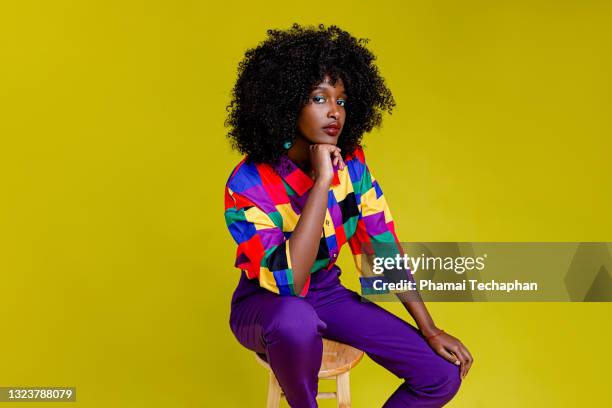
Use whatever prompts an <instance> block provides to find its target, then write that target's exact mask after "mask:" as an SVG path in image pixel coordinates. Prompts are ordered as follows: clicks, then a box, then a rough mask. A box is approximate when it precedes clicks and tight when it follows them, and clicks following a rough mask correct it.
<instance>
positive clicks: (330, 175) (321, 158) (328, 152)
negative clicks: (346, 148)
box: [310, 143, 344, 186]
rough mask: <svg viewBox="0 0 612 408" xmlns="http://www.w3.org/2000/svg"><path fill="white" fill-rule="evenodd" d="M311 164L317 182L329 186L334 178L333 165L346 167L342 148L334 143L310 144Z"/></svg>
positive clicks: (341, 167) (340, 167)
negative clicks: (341, 151)
mask: <svg viewBox="0 0 612 408" xmlns="http://www.w3.org/2000/svg"><path fill="white" fill-rule="evenodd" d="M310 165H311V167H312V170H313V172H314V179H315V182H319V183H323V184H325V185H326V186H329V185H330V184H331V182H332V180H333V179H334V168H333V166H335V165H338V169H340V170H342V169H343V168H344V160H342V155H341V154H340V148H339V147H338V146H336V145H332V144H324V143H321V144H313V145H311V146H310Z"/></svg>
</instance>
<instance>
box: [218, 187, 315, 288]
mask: <svg viewBox="0 0 612 408" xmlns="http://www.w3.org/2000/svg"><path fill="white" fill-rule="evenodd" d="M274 215H278V213H275V214H273V215H272V216H274ZM272 216H271V215H269V214H267V213H266V212H264V211H263V210H262V209H261V208H260V207H259V206H258V205H256V204H255V203H253V202H252V201H250V200H249V199H248V198H246V197H244V196H242V195H241V194H239V193H237V192H234V191H232V190H231V189H230V188H228V187H227V186H226V188H225V222H226V224H227V227H228V229H229V231H230V234H231V235H232V237H233V238H234V241H236V243H237V244H238V248H237V250H236V262H235V266H236V267H237V268H240V269H242V270H244V271H245V272H246V274H247V277H248V278H249V279H255V278H257V279H258V282H259V285H260V286H261V287H263V288H265V289H267V290H269V291H271V292H274V293H277V294H279V295H281V296H298V297H304V296H306V294H307V293H308V286H309V284H310V274H308V276H307V278H306V283H305V284H304V287H303V288H302V291H301V292H300V293H299V294H296V292H295V287H294V281H293V269H292V268H291V256H290V252H289V241H288V240H287V239H286V238H285V235H284V234H283V231H282V219H280V215H278V217H276V218H277V219H273V218H272Z"/></svg>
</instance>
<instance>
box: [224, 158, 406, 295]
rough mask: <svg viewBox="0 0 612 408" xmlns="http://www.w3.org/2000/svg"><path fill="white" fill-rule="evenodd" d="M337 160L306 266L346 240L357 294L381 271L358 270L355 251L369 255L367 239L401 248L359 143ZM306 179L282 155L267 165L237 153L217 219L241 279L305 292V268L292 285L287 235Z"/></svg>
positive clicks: (324, 262) (329, 262)
mask: <svg viewBox="0 0 612 408" xmlns="http://www.w3.org/2000/svg"><path fill="white" fill-rule="evenodd" d="M345 164H346V166H345V167H344V169H342V170H338V167H337V166H334V178H333V181H332V184H331V186H330V189H329V196H328V205H327V211H326V215H325V220H324V222H323V226H322V229H323V231H322V233H321V240H320V243H319V249H318V253H317V255H316V259H315V261H314V264H313V265H312V268H311V270H310V273H311V274H312V273H325V271H329V270H330V269H331V268H332V266H334V265H335V263H336V260H337V258H338V254H339V252H340V249H341V248H342V246H343V245H344V244H345V243H346V242H348V243H349V247H350V248H351V252H352V254H353V258H354V261H355V265H356V268H357V273H358V274H359V279H360V283H361V286H362V293H373V292H372V286H373V281H374V280H375V279H381V278H382V279H383V280H384V277H382V276H380V275H379V276H372V274H369V275H370V276H365V274H364V273H363V270H362V264H361V262H362V256H361V255H362V253H363V252H364V251H366V252H367V253H370V254H372V253H373V252H372V251H371V250H370V251H369V252H368V250H367V248H371V245H369V244H375V243H389V244H394V245H392V246H393V247H395V248H398V250H397V252H398V253H403V252H402V251H401V247H400V245H399V241H398V239H397V236H396V234H395V228H394V225H393V218H392V217H391V212H390V211H389V207H388V206H387V202H386V200H385V197H384V196H383V192H382V190H381V188H380V185H379V183H378V182H377V181H376V179H374V177H373V176H372V173H371V172H370V170H369V168H368V166H367V164H366V161H365V156H364V153H363V149H362V148H361V147H358V148H357V149H356V150H355V151H354V153H352V154H350V155H347V156H346V158H345ZM313 183H314V181H313V180H312V179H311V178H310V177H309V176H308V175H307V174H306V173H305V172H304V171H302V170H301V169H300V168H299V167H298V166H297V165H296V164H295V163H294V162H293V161H291V160H290V159H289V158H288V157H287V155H286V154H285V155H283V156H282V157H281V159H280V160H279V162H278V163H277V164H275V165H270V164H264V163H249V162H248V161H246V158H244V159H243V160H242V161H241V162H240V163H239V164H238V165H237V166H236V167H235V168H234V170H233V171H232V172H231V175H230V177H229V179H228V180H227V183H226V187H225V220H226V223H227V226H228V228H229V231H230V233H231V235H232V237H233V238H234V240H235V241H236V243H237V244H238V249H237V252H236V262H235V266H236V267H237V268H240V269H241V270H243V271H245V273H246V275H247V277H248V278H249V279H258V282H259V285H260V286H261V287H263V288H266V289H268V290H270V291H272V292H274V293H277V294H279V295H282V296H299V297H304V296H306V294H307V293H308V287H309V283H310V274H309V275H308V277H307V279H306V282H305V284H304V286H303V288H302V290H301V292H300V293H296V292H295V290H294V284H293V271H292V268H291V256H290V251H289V243H288V240H289V239H290V237H291V233H292V232H293V230H294V229H295V227H296V225H297V222H298V220H299V218H300V213H301V212H302V209H303V208H304V205H305V204H306V200H307V198H308V191H309V189H310V188H311V187H312V185H313ZM385 256H387V255H385ZM410 277H411V276H410ZM375 293H389V291H387V290H376V291H375Z"/></svg>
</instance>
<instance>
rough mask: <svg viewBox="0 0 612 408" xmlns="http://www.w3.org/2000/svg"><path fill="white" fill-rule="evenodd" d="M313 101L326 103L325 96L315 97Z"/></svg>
mask: <svg viewBox="0 0 612 408" xmlns="http://www.w3.org/2000/svg"><path fill="white" fill-rule="evenodd" d="M312 100H313V101H315V102H316V103H319V102H325V97H324V96H313V97H312Z"/></svg>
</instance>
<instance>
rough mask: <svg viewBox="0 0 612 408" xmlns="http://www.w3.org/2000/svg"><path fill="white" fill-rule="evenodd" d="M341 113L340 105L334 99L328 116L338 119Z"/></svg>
mask: <svg viewBox="0 0 612 408" xmlns="http://www.w3.org/2000/svg"><path fill="white" fill-rule="evenodd" d="M339 115H340V109H339V107H338V104H337V103H336V102H335V101H334V102H333V103H332V104H331V107H330V108H329V110H328V111H327V117H328V118H334V119H336V120H338V116H339Z"/></svg>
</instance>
